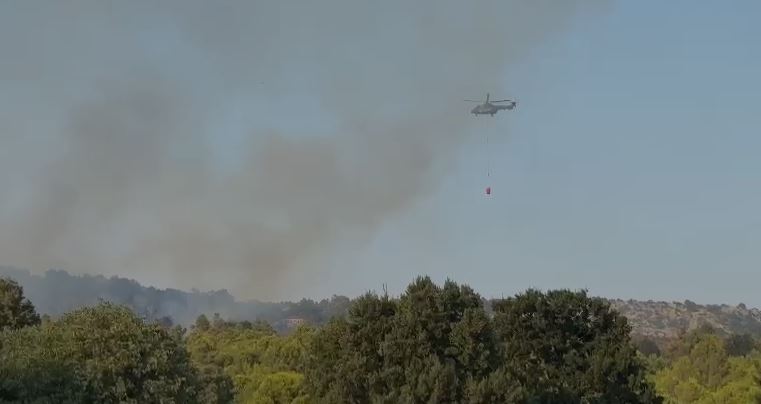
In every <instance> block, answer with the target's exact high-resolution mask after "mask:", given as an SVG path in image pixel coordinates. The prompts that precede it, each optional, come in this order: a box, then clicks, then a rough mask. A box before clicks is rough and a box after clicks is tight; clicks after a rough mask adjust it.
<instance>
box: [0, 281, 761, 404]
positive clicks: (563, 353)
mask: <svg viewBox="0 0 761 404" xmlns="http://www.w3.org/2000/svg"><path fill="white" fill-rule="evenodd" d="M484 302H485V300H484V299H482V298H481V297H480V296H479V295H478V294H476V293H475V292H474V291H473V290H472V289H470V288H469V287H468V286H466V285H458V284H456V283H454V282H451V281H447V282H446V283H444V284H443V285H441V286H440V285H437V284H435V283H434V282H432V281H431V280H430V279H429V278H419V279H417V280H416V281H415V282H413V283H412V284H410V285H409V286H408V288H407V290H406V291H405V292H404V293H403V294H402V295H401V296H399V297H397V298H392V297H389V296H388V295H377V294H374V293H368V294H366V295H364V296H361V297H359V298H357V299H355V300H353V301H351V302H350V303H349V304H347V307H348V314H347V315H338V314H340V313H336V315H334V316H333V318H332V319H331V320H329V321H327V323H326V324H325V325H323V326H318V327H314V326H300V327H298V328H296V329H294V330H293V332H290V333H288V334H287V335H284V334H283V333H278V332H277V330H276V329H275V328H273V327H272V326H271V325H270V324H269V323H268V322H265V321H254V322H250V321H231V320H226V319H224V318H223V317H222V316H220V315H214V316H213V317H212V318H208V317H207V316H205V315H199V316H198V317H197V318H196V321H195V323H194V324H192V325H191V326H190V327H189V330H186V329H184V328H181V327H179V326H172V325H171V324H170V323H169V322H167V321H158V320H146V319H145V318H141V317H140V316H139V315H138V314H136V313H135V312H134V311H133V310H131V309H130V308H128V307H125V306H122V305H115V304H111V303H104V302H101V303H98V304H94V305H91V306H89V307H85V308H81V309H77V310H73V311H70V312H68V313H66V314H64V315H63V316H61V317H59V318H49V317H45V318H44V321H41V319H40V317H39V316H38V315H37V313H36V311H35V308H34V307H33V306H32V304H31V302H29V300H28V299H26V298H25V297H24V293H23V289H22V288H21V287H19V286H18V284H17V283H16V282H13V281H10V280H2V281H0V313H2V317H0V319H2V321H3V323H2V324H3V330H2V331H1V332H0V402H34V403H54V402H55V403H81V402H99V403H100V402H102V403H116V402H120V403H122V402H124V403H159V402H161V403H167V402H177V403H179V402H182V403H272V404H276V403H289V404H294V403H296V404H298V403H301V404H304V403H342V402H344V403H360V402H361V403H365V402H367V403H429V402H442V403H447V402H450V403H454V402H457V403H658V402H665V403H726V404H732V403H751V402H761V401H759V400H760V398H759V397H761V384H760V382H759V380H760V377H759V376H760V373H759V369H761V354H760V353H759V350H758V349H757V347H758V343H757V341H756V340H755V338H754V337H753V336H752V335H747V334H737V335H725V334H723V333H722V332H721V330H716V329H714V328H710V327H702V328H699V329H697V330H693V331H691V332H684V333H682V334H680V335H678V336H677V337H676V338H673V339H671V340H670V341H669V343H668V344H665V345H664V344H663V343H662V342H661V343H660V345H659V344H657V343H656V342H655V341H653V340H650V339H648V338H641V337H638V338H636V339H634V340H633V339H632V338H631V337H630V335H631V327H630V325H629V322H628V320H627V319H626V318H625V317H623V316H622V315H621V314H619V312H618V311H616V310H614V309H613V308H612V307H611V306H610V304H609V303H608V302H607V301H605V300H603V299H599V298H593V297H589V296H587V295H586V293H585V292H583V291H581V292H572V291H567V290H559V291H549V292H540V291H537V290H528V291H526V292H524V293H521V294H518V295H516V296H513V297H510V298H507V299H501V300H495V301H492V302H490V303H491V304H489V305H488V307H486V306H485V304H484ZM659 342H660V341H659Z"/></svg>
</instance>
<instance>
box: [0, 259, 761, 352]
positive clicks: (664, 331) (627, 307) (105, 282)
mask: <svg viewBox="0 0 761 404" xmlns="http://www.w3.org/2000/svg"><path fill="white" fill-rule="evenodd" d="M2 276H6V277H11V278H13V279H15V280H16V281H18V282H19V283H20V284H21V285H22V286H23V287H24V289H25V293H26V295H27V296H28V297H29V298H30V299H31V300H32V302H33V303H34V304H35V306H36V307H37V309H38V310H39V311H40V312H41V313H44V314H49V315H51V316H54V317H55V316H58V315H60V314H63V313H65V312H67V311H70V310H73V309H75V308H79V307H82V306H86V305H93V304H96V303H98V302H99V301H101V300H105V301H110V302H114V303H118V304H123V305H126V306H127V307H129V308H131V309H132V310H134V311H135V312H136V313H138V314H139V315H141V316H143V317H145V318H149V319H163V320H164V321H169V320H171V322H173V323H177V324H183V325H189V324H191V323H192V322H193V321H195V319H196V318H197V317H198V316H199V315H200V314H206V315H207V316H209V317H210V318H211V317H212V316H213V315H214V313H218V314H219V315H220V316H222V317H223V318H225V319H229V320H235V321H244V320H248V321H255V320H264V321H267V322H269V323H271V324H273V326H274V327H275V328H276V329H278V330H285V329H287V328H288V327H289V326H290V325H292V324H295V323H298V322H300V321H305V322H308V323H313V324H322V323H324V322H326V321H327V320H328V319H330V317H332V316H336V315H342V314H343V313H345V312H346V310H347V308H348V306H349V298H347V297H344V296H333V297H332V298H331V299H323V300H321V301H313V300H309V299H302V300H301V301H299V302H278V303H272V302H261V301H238V300H236V299H235V298H234V297H233V296H232V295H230V294H229V293H228V292H227V291H225V290H219V291H210V292H201V291H197V290H193V291H190V292H186V291H181V290H176V289H156V288H153V287H146V286H143V285H141V284H140V283H138V282H136V281H134V280H131V279H125V278H119V277H110V278H107V277H104V276H100V275H98V276H91V275H72V274H69V273H68V272H66V271H61V270H50V271H47V272H45V273H44V274H43V275H35V274H31V273H30V272H28V271H25V270H18V269H14V268H8V267H0V277H2ZM608 301H609V302H610V303H611V305H612V306H613V307H614V308H615V309H616V310H618V311H619V312H621V313H622V314H623V315H625V316H626V317H627V318H629V320H630V321H631V323H632V327H633V334H634V335H635V336H642V337H649V338H653V339H669V338H673V337H676V336H677V335H678V334H679V332H680V330H692V329H695V328H697V327H699V326H701V325H710V326H712V327H713V328H715V329H717V330H718V331H719V332H721V333H724V334H730V333H735V334H743V333H749V334H753V335H761V310H759V309H756V308H747V307H745V305H743V304H740V305H738V306H729V305H710V304H709V305H700V304H696V303H693V302H691V301H689V300H687V301H685V302H682V303H680V302H655V301H637V300H620V299H608ZM487 309H488V308H487Z"/></svg>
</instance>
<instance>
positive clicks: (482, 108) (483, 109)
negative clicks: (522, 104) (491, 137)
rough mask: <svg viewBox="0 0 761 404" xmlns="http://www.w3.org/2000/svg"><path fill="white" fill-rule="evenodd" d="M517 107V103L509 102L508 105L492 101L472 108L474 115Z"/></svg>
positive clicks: (494, 112)
mask: <svg viewBox="0 0 761 404" xmlns="http://www.w3.org/2000/svg"><path fill="white" fill-rule="evenodd" d="M514 107H515V104H514V103H512V104H508V105H494V104H492V103H490V102H487V103H484V104H481V105H478V106H476V107H474V108H473V109H472V110H470V113H471V114H474V115H492V116H494V114H496V113H497V112H499V111H501V110H503V109H507V110H510V109H513V108H514Z"/></svg>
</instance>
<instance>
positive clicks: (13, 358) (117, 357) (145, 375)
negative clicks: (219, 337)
mask: <svg viewBox="0 0 761 404" xmlns="http://www.w3.org/2000/svg"><path fill="white" fill-rule="evenodd" d="M2 342H3V343H2V348H1V349H0V375H2V376H3V377H2V378H0V380H2V384H1V385H0V396H2V397H13V398H14V399H15V400H17V401H23V402H99V403H117V402H119V403H159V402H186V403H193V402H196V399H197V395H196V388H197V385H196V382H197V374H196V372H195V370H194V368H193V367H192V366H191V364H190V361H189V358H188V355H187V353H186V351H185V349H184V347H183V346H182V345H181V344H180V342H179V341H178V340H177V338H175V337H174V336H172V335H170V334H169V333H168V332H167V330H166V329H164V328H162V327H161V326H160V325H158V324H145V323H144V322H143V321H142V320H141V319H140V318H138V317H137V316H135V314H134V313H132V312H131V311H130V310H129V309H127V308H124V307H120V306H114V305H111V304H100V305H98V306H96V307H90V308H84V309H80V310H76V311H74V312H72V313H69V314H66V315H64V316H63V317H62V318H61V319H60V320H58V321H55V322H52V323H51V324H50V325H48V326H46V327H28V328H25V329H21V330H16V331H6V332H4V333H3V334H2Z"/></svg>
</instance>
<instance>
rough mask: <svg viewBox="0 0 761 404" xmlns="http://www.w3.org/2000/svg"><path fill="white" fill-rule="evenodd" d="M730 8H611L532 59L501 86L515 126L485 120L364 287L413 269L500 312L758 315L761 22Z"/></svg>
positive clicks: (388, 235)
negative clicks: (735, 310) (589, 297)
mask: <svg viewBox="0 0 761 404" xmlns="http://www.w3.org/2000/svg"><path fill="white" fill-rule="evenodd" d="M732 5H733V6H729V5H728V4H727V3H721V2H616V3H615V5H614V6H613V7H611V8H610V9H608V10H607V12H606V13H605V14H604V15H603V16H602V17H601V16H600V15H594V16H590V17H589V18H585V19H581V20H577V21H575V23H574V24H573V27H572V28H571V29H570V30H567V31H565V32H564V33H563V34H562V35H559V36H557V37H554V38H553V39H552V40H550V41H548V42H547V43H545V44H543V45H542V46H540V47H538V48H537V49H535V50H534V52H533V53H532V55H531V57H530V58H529V59H528V60H525V61H523V62H522V63H520V64H519V65H517V66H513V67H512V68H510V69H509V71H507V72H505V78H504V87H503V88H505V89H506V90H509V91H508V92H509V95H510V96H516V97H517V98H518V99H519V101H520V103H519V107H518V109H517V110H515V111H514V112H511V113H508V114H502V115H501V116H499V117H498V118H496V117H495V119H490V118H481V119H482V120H484V121H486V122H485V123H484V124H483V125H482V126H479V127H478V129H477V130H476V133H473V134H472V137H471V141H470V143H469V144H468V147H467V148H466V150H465V151H464V152H463V153H462V154H460V155H459V156H458V159H457V165H458V168H457V171H456V173H454V174H453V175H451V176H450V177H448V178H447V179H446V180H445V183H444V185H443V186H442V187H441V189H440V190H439V191H438V192H437V193H436V194H435V195H433V196H431V197H430V198H429V199H427V200H426V201H425V202H424V203H421V204H420V205H418V207H417V208H416V209H415V213H409V214H408V215H405V216H404V218H403V219H400V220H399V221H398V222H400V223H395V224H388V225H387V226H386V228H385V230H384V232H383V234H382V236H381V237H379V239H378V242H377V245H376V249H374V250H371V251H370V252H368V253H367V254H363V255H362V257H363V258H360V259H359V262H362V263H368V262H369V263H370V264H369V268H372V269H364V270H358V272H359V274H358V275H357V276H356V278H355V279H356V280H355V281H354V282H356V283H358V284H363V285H364V284H367V283H368V280H369V281H370V282H369V283H370V284H372V283H373V282H374V283H375V284H376V285H377V284H380V283H382V282H386V283H388V284H390V285H393V286H394V287H395V289H396V290H399V289H401V288H402V287H403V286H404V282H405V281H407V280H409V279H410V276H409V275H407V274H406V273H405V271H404V269H403V268H404V267H405V266H404V265H403V264H402V263H403V262H411V263H413V264H412V267H413V268H419V269H417V270H418V271H419V272H424V273H429V274H431V275H432V276H434V277H436V278H437V279H444V278H446V277H452V278H453V279H455V280H458V281H463V282H467V283H470V284H471V285H473V286H474V287H476V288H477V290H479V291H482V293H484V294H486V295H491V296H495V295H496V296H499V295H500V294H501V293H505V294H510V293H513V292H516V291H519V290H522V289H524V288H526V287H529V286H533V287H538V288H543V289H547V288H556V287H570V288H589V290H590V291H591V292H592V293H594V294H600V295H605V296H613V297H623V298H639V299H648V298H653V299H665V300H671V299H674V300H681V299H685V298H688V299H692V300H695V301H702V302H727V303H737V302H741V301H743V302H746V303H752V304H754V305H757V306H758V305H761V300H758V297H757V296H758V294H757V288H756V286H755V284H756V280H758V279H759V277H760V276H761V272H760V271H759V269H761V267H760V264H761V249H759V248H758V246H761V215H760V214H759V210H758V209H759V206H761V159H759V158H758V157H757V156H758V151H759V150H761V137H760V136H759V128H761V115H759V114H758V111H759V107H761V80H759V79H758V72H759V71H761V69H760V68H761V65H760V64H759V62H760V60H761V59H759V58H760V57H761V48H759V47H758V46H757V44H756V40H755V39H754V38H759V37H761V36H760V34H761V32H759V30H760V29H761V28H759V27H758V26H757V25H756V24H755V23H754V17H753V16H757V15H758V12H759V11H761V10H759V8H761V6H760V5H759V4H758V3H757V2H749V1H748V2H733V3H732ZM464 108H465V107H464ZM474 119H475V118H474ZM486 135H489V136H490V143H489V147H487V146H486V143H485V142H486V140H485V139H484V138H485V136H486ZM487 158H488V159H490V161H491V166H492V172H491V177H490V178H488V179H487V178H486V170H485V162H484V161H485V159H487ZM486 184H491V185H492V187H493V192H494V193H493V196H492V197H491V198H485V197H484V195H483V191H482V189H483V187H484V186H485V185H486ZM418 215H420V216H418ZM405 222H406V223H405ZM420 228H425V229H426V231H421V230H420ZM408 238H411V239H415V242H407V241H406V240H405V239H408ZM420 240H426V241H425V242H421V241H420ZM367 257H370V258H367ZM357 267H362V265H359V264H357ZM365 268H368V267H367V266H365ZM375 268H379V270H375ZM380 268H382V269H380ZM396 268H398V269H396ZM336 276H337V277H339V276H342V275H336Z"/></svg>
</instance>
